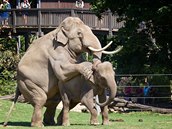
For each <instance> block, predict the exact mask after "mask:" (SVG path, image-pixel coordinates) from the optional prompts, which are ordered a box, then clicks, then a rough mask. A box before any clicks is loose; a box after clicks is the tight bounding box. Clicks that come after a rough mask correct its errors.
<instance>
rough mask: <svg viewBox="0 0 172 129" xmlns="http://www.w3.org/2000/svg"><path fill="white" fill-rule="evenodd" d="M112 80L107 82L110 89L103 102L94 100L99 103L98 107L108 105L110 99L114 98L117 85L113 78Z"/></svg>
mask: <svg viewBox="0 0 172 129" xmlns="http://www.w3.org/2000/svg"><path fill="white" fill-rule="evenodd" d="M112 81H113V82H109V85H108V86H109V89H110V91H109V92H110V94H109V98H108V99H107V100H106V101H105V102H103V103H98V102H96V104H97V105H99V106H100V107H104V106H106V105H109V104H110V103H111V102H112V101H114V98H115V96H116V92H117V85H116V82H115V80H112Z"/></svg>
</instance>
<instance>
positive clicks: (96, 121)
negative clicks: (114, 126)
mask: <svg viewBox="0 0 172 129" xmlns="http://www.w3.org/2000/svg"><path fill="white" fill-rule="evenodd" d="M90 124H91V125H99V124H100V123H99V122H98V120H92V121H91V122H90Z"/></svg>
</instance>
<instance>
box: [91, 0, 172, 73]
mask: <svg viewBox="0 0 172 129" xmlns="http://www.w3.org/2000/svg"><path fill="white" fill-rule="evenodd" d="M91 4H92V10H93V11H95V12H96V14H97V16H98V17H99V18H101V13H103V12H104V11H107V10H108V9H110V10H111V11H112V13H113V14H114V15H119V18H118V21H124V27H122V28H120V29H119V31H118V33H117V35H116V36H114V37H113V40H115V42H116V44H122V45H123V46H124V49H123V50H122V51H121V52H120V53H119V54H118V55H114V56H113V58H112V57H111V59H113V60H117V71H118V73H123V74H124V73H171V72H172V69H171V66H172V59H171V58H172V36H171V34H172V17H171V16H172V4H171V1H170V0H151V1H150V0H144V1H139V0H120V1H119V0H92V2H91ZM106 58H107V57H106Z"/></svg>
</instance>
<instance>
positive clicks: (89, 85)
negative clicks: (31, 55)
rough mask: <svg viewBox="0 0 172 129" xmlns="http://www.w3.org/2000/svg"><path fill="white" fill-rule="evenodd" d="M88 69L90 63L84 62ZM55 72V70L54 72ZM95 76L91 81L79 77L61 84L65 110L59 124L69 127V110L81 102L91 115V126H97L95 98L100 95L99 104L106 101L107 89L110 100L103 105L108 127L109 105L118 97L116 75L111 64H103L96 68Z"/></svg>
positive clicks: (60, 116) (104, 121)
mask: <svg viewBox="0 0 172 129" xmlns="http://www.w3.org/2000/svg"><path fill="white" fill-rule="evenodd" d="M82 64H84V65H85V66H87V67H90V68H91V67H92V64H91V63H90V62H83V63H82ZM54 71H55V70H54ZM93 71H94V73H93V76H92V77H91V78H90V80H86V79H85V78H83V77H82V75H78V76H76V77H74V78H72V79H71V80H69V81H68V82H62V81H60V82H59V84H58V85H59V89H60V93H61V98H62V102H63V110H62V111H61V113H60V115H59V117H58V120H57V121H58V124H60V125H61V124H62V125H63V126H68V125H69V110H70V109H72V108H73V107H75V106H76V104H78V103H79V102H81V103H82V104H84V105H85V106H86V107H87V108H88V110H89V111H90V113H91V118H90V124H93V125H97V124H98V119H97V111H96V108H95V103H94V100H93V97H94V96H95V95H97V94H98V95H99V102H101V103H102V102H105V101H106V94H105V88H109V89H110V96H109V99H108V100H107V101H106V102H105V103H104V105H101V106H102V107H101V112H102V119H103V121H102V124H104V125H107V124H108V123H109V120H108V110H107V109H108V107H107V104H109V103H110V102H112V101H113V99H114V97H115V96H116V90H117V86H116V82H115V78H114V76H115V73H114V71H113V67H112V64H111V63H110V62H103V63H100V64H98V65H97V66H96V67H95V68H94V70H93Z"/></svg>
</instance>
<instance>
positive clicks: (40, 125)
mask: <svg viewBox="0 0 172 129" xmlns="http://www.w3.org/2000/svg"><path fill="white" fill-rule="evenodd" d="M31 126H32V127H44V125H43V124H42V122H41V123H40V122H39V123H35V122H32V123H31Z"/></svg>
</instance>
